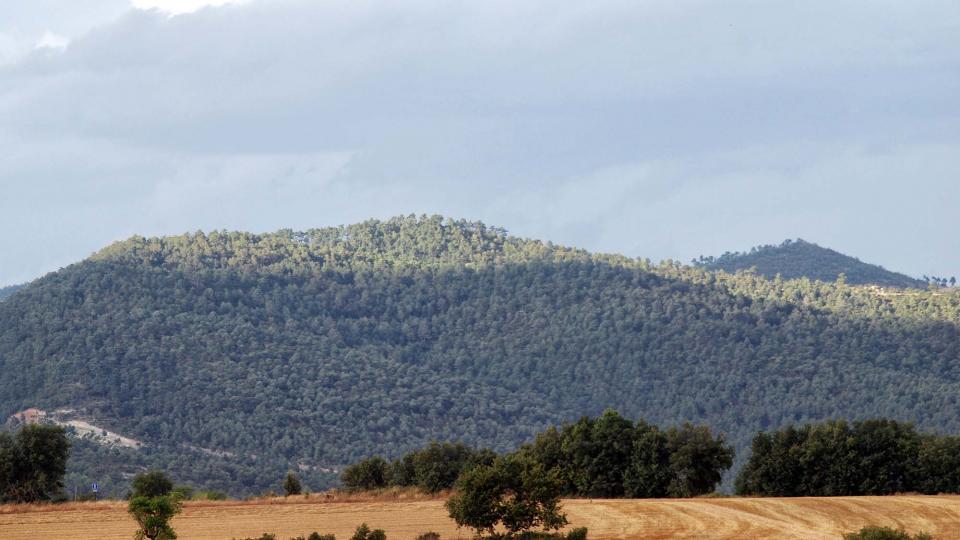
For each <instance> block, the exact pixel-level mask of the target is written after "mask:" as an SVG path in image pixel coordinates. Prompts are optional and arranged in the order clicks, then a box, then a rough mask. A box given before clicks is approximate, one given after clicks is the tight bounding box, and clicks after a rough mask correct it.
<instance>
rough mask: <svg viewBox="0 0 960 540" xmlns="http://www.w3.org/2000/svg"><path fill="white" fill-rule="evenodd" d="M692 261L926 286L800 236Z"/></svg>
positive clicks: (787, 275)
mask: <svg viewBox="0 0 960 540" xmlns="http://www.w3.org/2000/svg"><path fill="white" fill-rule="evenodd" d="M694 264H696V265H698V266H702V267H704V268H707V269H709V270H723V271H725V272H730V273H735V272H737V271H740V270H748V269H750V268H756V269H757V272H758V273H759V274H761V275H763V276H766V277H769V278H773V277H775V276H776V275H777V274H780V275H781V276H782V277H783V278H784V279H797V278H802V277H806V278H809V279H813V280H820V281H837V279H838V278H839V277H840V274H844V275H845V277H846V282H847V283H849V284H851V285H880V286H883V287H899V288H909V287H912V288H919V289H924V288H926V283H924V282H923V281H921V280H919V279H914V278H912V277H910V276H906V275H904V274H900V273H897V272H891V271H889V270H887V269H885V268H883V267H882V266H877V265H875V264H868V263H865V262H862V261H860V260H859V259H856V258H853V257H850V256H848V255H844V254H842V253H839V252H837V251H834V250H832V249H827V248H824V247H820V246H818V245H817V244H813V243H810V242H806V241H804V240H800V239H797V240H786V241H784V242H783V243H782V244H780V245H779V246H770V245H768V246H760V247H755V248H753V249H751V250H750V251H749V252H748V253H740V252H735V253H724V254H723V255H722V256H720V257H702V258H700V259H698V260H696V261H694Z"/></svg>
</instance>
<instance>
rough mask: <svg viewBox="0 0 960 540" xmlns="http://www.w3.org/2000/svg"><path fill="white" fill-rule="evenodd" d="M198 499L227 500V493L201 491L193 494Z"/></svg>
mask: <svg viewBox="0 0 960 540" xmlns="http://www.w3.org/2000/svg"><path fill="white" fill-rule="evenodd" d="M193 498H194V500H198V501H225V500H227V494H226V493H224V492H222V491H201V492H199V493H196V494H195V495H194V496H193Z"/></svg>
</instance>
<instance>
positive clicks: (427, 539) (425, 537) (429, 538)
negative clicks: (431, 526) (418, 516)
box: [417, 531, 440, 540]
mask: <svg viewBox="0 0 960 540" xmlns="http://www.w3.org/2000/svg"><path fill="white" fill-rule="evenodd" d="M417 540H440V534H439V533H435V532H433V531H430V532H425V533H423V534H421V535H419V536H417Z"/></svg>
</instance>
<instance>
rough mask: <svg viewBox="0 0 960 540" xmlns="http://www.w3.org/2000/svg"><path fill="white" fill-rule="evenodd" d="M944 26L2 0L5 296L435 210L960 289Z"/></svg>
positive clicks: (816, 13) (643, 248) (785, 12)
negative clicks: (193, 251) (126, 245)
mask: <svg viewBox="0 0 960 540" xmlns="http://www.w3.org/2000/svg"><path fill="white" fill-rule="evenodd" d="M958 68H960V4H957V3H956V2H947V1H925V2H914V3H909V4H905V3H898V2H875V3H869V4H866V3H864V4H855V3H849V4H836V3H832V2H829V3H828V2H824V1H816V2H808V3H804V4H802V5H792V4H787V3H755V2H747V1H732V2H724V3H717V2H706V1H694V2H687V3H682V4H680V3H676V2H668V1H650V2H642V3H641V2H630V1H619V0H611V1H599V2H594V3H590V4H589V5H587V4H557V3H553V2H544V1H533V2H525V3H514V2H500V1H495V2H485V3H476V4H474V3H439V2H430V1H412V2H405V3H403V4H398V3H392V2H386V1H378V0H372V1H365V2H356V1H353V2H347V1H339V0H336V1H330V2H323V3H318V2H310V1H306V0H249V1H240V2H237V1H230V0H218V1H203V0H82V1H77V0H10V1H8V2H5V3H4V4H3V5H2V6H0V143H2V144H3V148H4V152H2V153H0V189H2V194H3V197H0V226H2V227H3V229H4V230H5V231H6V232H7V234H5V235H4V236H3V238H2V239H0V250H2V252H3V253H4V259H3V264H2V265H0V286H2V285H9V284H15V283H22V282H25V281H28V280H31V279H33V278H36V277H39V276H40V275H42V274H44V273H46V272H49V271H53V270H56V269H57V268H60V267H63V266H66V265H68V264H71V263H73V262H77V261H79V260H82V259H83V258H85V257H87V256H88V255H90V254H91V253H93V252H95V251H97V250H98V249H100V248H102V247H104V246H106V245H107V244H109V243H110V242H113V241H116V240H121V239H124V238H128V237H130V236H132V235H135V234H138V235H143V236H159V235H169V234H180V233H183V232H188V231H196V230H205V231H211V230H220V229H228V230H243V231H250V232H270V231H275V230H279V229H284V228H290V229H308V228H319V227H326V226H336V225H341V224H350V223H355V222H359V221H363V220H365V219H368V218H379V219H383V218H387V217H391V216H395V215H406V214H440V215H444V216H449V217H453V218H464V219H470V220H481V221H483V222H485V223H487V224H490V225H496V226H501V227H504V228H506V229H507V230H509V231H510V232H511V234H516V235H518V236H524V237H531V238H537V239H542V240H549V241H553V242H555V243H558V244H564V245H570V246H576V247H582V248H586V249H589V250H591V251H603V252H614V253H621V254H624V255H627V256H631V257H647V258H650V259H653V260H661V259H666V258H672V259H675V260H679V261H682V262H685V263H686V262H689V261H690V260H691V259H693V258H695V257H697V256H699V255H720V254H722V253H723V252H725V251H744V250H748V249H749V248H751V247H753V246H757V245H763V244H779V243H780V242H782V241H783V240H785V239H788V238H790V239H795V238H803V239H804V240H807V241H810V242H814V243H816V244H819V245H821V246H823V247H827V248H831V249H834V250H837V251H839V252H841V253H844V254H847V255H851V256H854V257H857V258H859V259H860V260H862V261H864V262H868V263H872V264H879V265H882V266H884V267H885V268H887V269H888V270H892V271H896V272H902V273H905V274H907V275H910V276H915V277H919V276H922V275H938V276H952V275H956V274H958V273H960V271H958V270H960V240H958V238H957V236H956V235H955V234H954V233H953V231H955V230H957V229H958V226H960V212H958V209H960V182H958V179H957V172H958V171H960V118H958V117H960V69H958Z"/></svg>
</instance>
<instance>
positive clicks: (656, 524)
mask: <svg viewBox="0 0 960 540" xmlns="http://www.w3.org/2000/svg"><path fill="white" fill-rule="evenodd" d="M564 510H565V511H566V513H567V516H568V518H569V519H570V522H571V525H574V526H584V527H587V528H589V529H590V535H589V536H590V538H591V539H593V540H602V539H616V538H643V539H667V538H701V539H731V540H733V539H737V540H741V539H769V538H797V539H821V538H823V539H827V538H830V539H838V538H839V537H840V534H841V532H845V531H850V530H855V529H858V528H860V527H861V526H863V525H865V524H868V523H870V524H879V525H891V526H897V527H904V528H906V529H907V530H908V531H911V532H916V531H920V530H923V531H927V532H929V533H932V534H933V535H934V536H935V537H936V538H938V539H960V496H936V497H932V496H891V497H829V498H828V497H808V498H756V499H754V498H716V499H714V498H711V499H685V500H671V499H660V500H596V499H595V500H585V499H582V500H568V501H565V502H564ZM361 522H366V523H368V524H370V525H371V526H372V527H379V528H382V529H385V530H386V532H387V537H388V538H389V539H390V540H407V539H413V538H415V537H416V535H417V534H419V533H422V532H426V531H431V530H432V531H436V532H438V533H440V534H441V537H442V538H462V539H468V538H471V537H472V535H471V532H470V531H469V530H466V529H461V530H458V529H457V528H456V525H455V524H454V523H453V522H452V521H450V519H449V518H447V516H446V511H445V510H444V508H443V501H442V500H439V499H432V500H394V501H376V500H372V501H351V502H330V501H324V500H323V499H316V498H315V499H310V500H305V499H302V498H296V499H293V498H291V499H288V500H282V499H281V500H266V501H254V502H229V501H227V502H191V503H187V504H186V505H185V507H184V512H183V514H181V515H180V516H178V517H177V518H176V519H175V520H174V521H173V524H174V527H175V528H176V530H177V533H178V534H179V537H180V538H181V539H182V540H208V539H209V540H215V539H216V540H221V539H231V538H243V537H248V536H259V535H260V534H261V533H263V532H272V533H276V534H277V537H278V539H281V540H287V539H289V538H290V537H292V536H298V535H306V534H307V533H309V532H311V531H314V530H316V531H318V532H320V533H334V534H336V535H337V538H339V539H341V540H347V539H349V538H350V535H351V534H352V533H353V530H354V529H355V528H356V526H357V525H358V524H360V523H361ZM133 531H134V525H133V521H132V520H131V519H130V518H129V517H127V515H126V513H125V505H124V504H123V503H115V502H101V503H75V504H69V505H63V506H46V507H43V506H41V507H38V506H7V507H0V538H2V539H3V540H21V539H22V540H27V539H30V540H36V539H65V540H73V539H77V540H79V539H84V540H87V539H102V540H113V539H118V540H119V539H124V540H129V539H130V538H132V536H133Z"/></svg>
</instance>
